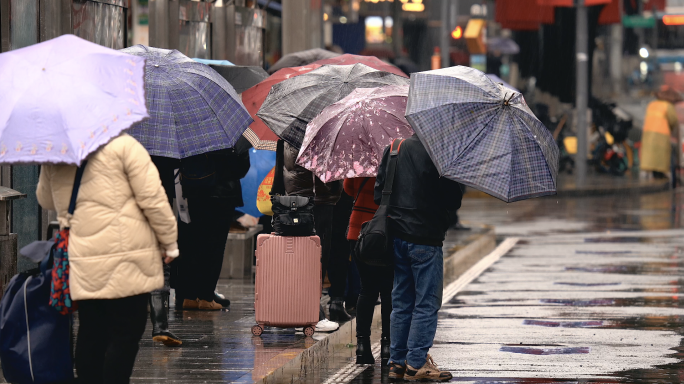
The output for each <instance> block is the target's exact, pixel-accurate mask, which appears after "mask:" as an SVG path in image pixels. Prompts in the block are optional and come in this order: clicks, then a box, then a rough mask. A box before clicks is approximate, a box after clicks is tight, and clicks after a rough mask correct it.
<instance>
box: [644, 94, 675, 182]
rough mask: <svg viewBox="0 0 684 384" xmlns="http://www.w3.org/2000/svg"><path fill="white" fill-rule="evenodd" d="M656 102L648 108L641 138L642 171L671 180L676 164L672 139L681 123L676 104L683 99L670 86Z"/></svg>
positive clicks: (657, 96)
mask: <svg viewBox="0 0 684 384" xmlns="http://www.w3.org/2000/svg"><path fill="white" fill-rule="evenodd" d="M655 96H656V99H657V100H654V101H652V102H651V103H650V104H649V105H648V108H647V109H646V118H645V120H644V130H643V135H642V137H641V164H640V166H641V170H642V171H651V172H653V175H654V176H655V177H667V175H668V174H669V173H670V164H671V161H672V144H671V139H670V138H671V137H676V135H675V134H676V132H677V128H678V125H679V122H678V120H677V113H676V112H675V109H674V104H675V103H677V102H679V101H681V100H682V98H681V96H680V95H679V93H677V92H676V91H675V90H673V89H672V88H670V87H669V86H667V85H664V86H663V87H661V89H660V91H658V92H656V94H655Z"/></svg>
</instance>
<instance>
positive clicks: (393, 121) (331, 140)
mask: <svg viewBox="0 0 684 384" xmlns="http://www.w3.org/2000/svg"><path fill="white" fill-rule="evenodd" d="M408 89H409V87H408V85H398V86H394V85H393V86H387V87H380V88H357V89H356V90H354V91H353V92H352V93H351V94H349V95H348V96H347V97H345V98H344V99H342V100H340V101H338V102H337V103H335V104H332V105H330V106H328V107H327V108H325V109H324V110H323V111H322V112H321V113H320V114H319V115H318V116H316V118H314V119H313V120H312V121H311V122H310V123H309V124H308V126H307V127H306V134H305V136H304V142H303V144H302V148H301V150H300V152H299V157H298V158H297V163H298V164H299V165H301V166H302V167H304V168H306V169H308V170H310V171H312V172H313V173H314V174H315V175H316V176H318V177H319V178H320V179H321V180H322V181H323V182H326V183H327V182H330V181H334V180H340V179H345V178H346V179H348V178H353V177H375V176H377V174H378V165H379V164H380V160H381V159H382V153H383V151H384V150H385V147H387V146H388V145H389V144H390V143H391V142H392V140H394V139H398V138H407V137H410V136H411V135H413V128H411V125H409V123H408V121H406V118H405V117H404V114H405V113H406V101H407V97H408Z"/></svg>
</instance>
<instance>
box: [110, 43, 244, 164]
mask: <svg viewBox="0 0 684 384" xmlns="http://www.w3.org/2000/svg"><path fill="white" fill-rule="evenodd" d="M122 52H126V53H130V54H133V55H136V56H140V57H144V58H146V59H147V60H146V64H145V97H146V99H147V105H148V108H149V110H150V118H149V119H147V120H145V121H143V122H142V123H139V124H136V125H135V126H134V127H132V128H131V130H130V134H131V135H132V136H133V137H135V138H136V139H138V141H140V143H142V145H143V146H145V148H147V150H148V151H149V152H150V155H154V156H162V157H170V158H175V159H182V158H186V157H190V156H194V155H198V154H201V153H206V152H211V151H215V150H219V149H225V148H230V147H232V146H233V145H235V142H237V140H238V139H239V138H240V135H242V133H243V132H244V131H245V129H247V127H248V126H249V124H251V123H252V118H251V117H250V116H249V113H247V110H245V107H244V106H243V105H242V102H241V101H240V96H238V94H237V93H236V92H235V89H233V87H232V86H231V85H230V84H229V83H228V82H227V81H226V79H224V78H223V77H222V76H221V75H219V74H218V73H217V72H216V71H214V70H213V69H211V68H209V66H207V65H204V64H200V63H197V62H195V61H193V60H192V59H190V58H189V57H187V56H185V55H183V54H182V53H180V52H178V51H176V50H169V49H160V48H151V47H146V46H144V45H136V46H133V47H130V48H126V49H123V50H122Z"/></svg>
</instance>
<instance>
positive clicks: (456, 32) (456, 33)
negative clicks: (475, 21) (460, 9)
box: [451, 26, 463, 40]
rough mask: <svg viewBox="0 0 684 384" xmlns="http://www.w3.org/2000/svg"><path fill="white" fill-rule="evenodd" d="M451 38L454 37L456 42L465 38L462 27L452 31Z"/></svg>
mask: <svg viewBox="0 0 684 384" xmlns="http://www.w3.org/2000/svg"><path fill="white" fill-rule="evenodd" d="M451 37H453V38H454V39H455V40H458V39H460V38H461V37H463V28H461V27H460V26H459V27H456V29H454V30H453V31H451Z"/></svg>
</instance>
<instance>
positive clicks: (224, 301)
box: [214, 291, 230, 308]
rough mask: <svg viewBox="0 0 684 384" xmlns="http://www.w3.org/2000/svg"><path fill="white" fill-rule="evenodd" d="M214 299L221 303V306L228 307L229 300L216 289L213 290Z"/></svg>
mask: <svg viewBox="0 0 684 384" xmlns="http://www.w3.org/2000/svg"><path fill="white" fill-rule="evenodd" d="M214 301H215V302H217V303H219V304H221V305H222V306H223V308H228V307H230V300H228V299H226V297H225V296H223V295H222V294H220V293H218V292H217V291H214Z"/></svg>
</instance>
